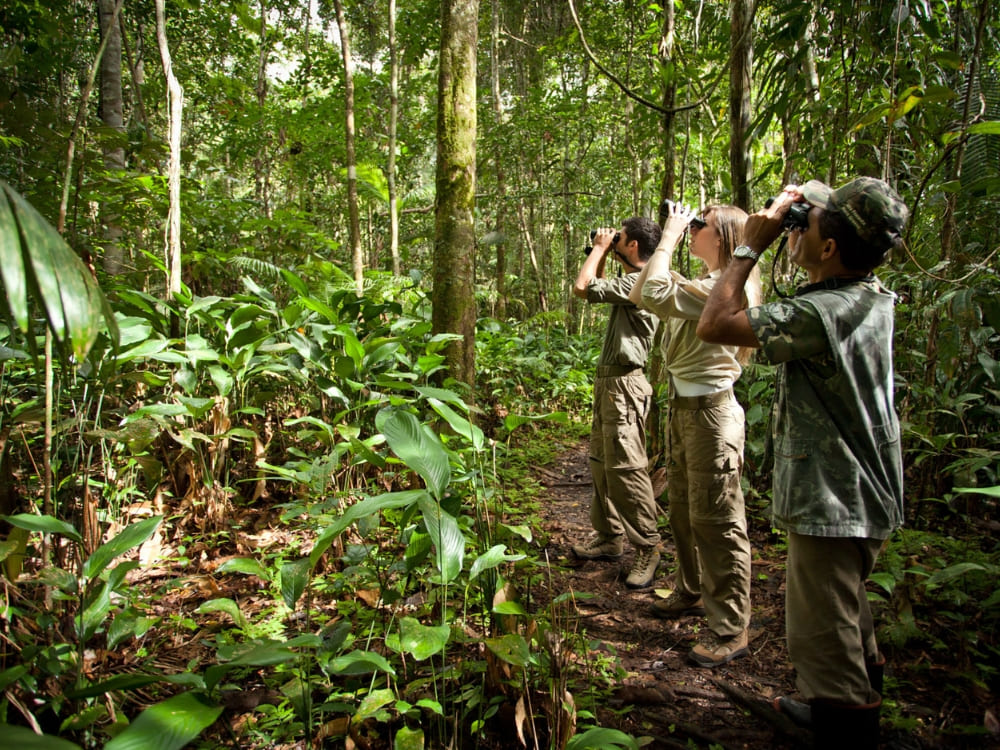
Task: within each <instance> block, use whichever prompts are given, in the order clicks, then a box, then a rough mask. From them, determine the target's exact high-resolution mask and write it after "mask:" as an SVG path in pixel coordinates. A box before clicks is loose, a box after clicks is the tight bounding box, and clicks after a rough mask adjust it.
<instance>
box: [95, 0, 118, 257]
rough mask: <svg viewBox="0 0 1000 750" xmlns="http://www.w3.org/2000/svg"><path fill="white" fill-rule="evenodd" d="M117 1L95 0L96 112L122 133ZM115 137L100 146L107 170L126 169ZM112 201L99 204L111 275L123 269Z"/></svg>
mask: <svg viewBox="0 0 1000 750" xmlns="http://www.w3.org/2000/svg"><path fill="white" fill-rule="evenodd" d="M115 4H116V0H98V2H97V16H98V20H99V21H100V27H101V39H102V40H103V41H104V44H105V47H104V54H103V55H101V73H100V75H101V86H100V102H99V104H98V114H99V116H100V118H101V122H103V123H104V125H105V126H106V127H107V128H109V129H110V130H113V131H115V132H116V133H119V134H124V132H125V116H124V104H123V102H122V34H121V24H120V23H119V22H118V17H117V16H118V14H117V12H116V8H115ZM123 140H124V139H123V138H116V139H115V140H114V141H113V142H112V143H110V144H109V143H107V142H106V141H105V145H104V146H103V150H104V168H105V169H107V170H108V171H109V172H121V171H124V169H125V144H124V142H123ZM114 202H116V201H115V200H114V199H113V198H112V201H102V203H101V223H102V224H103V229H104V253H103V264H104V270H105V271H106V272H107V273H109V274H111V275H112V276H114V275H117V274H119V273H121V272H122V268H123V266H124V262H123V251H122V246H121V237H122V228H121V223H120V217H119V215H118V212H117V211H116V210H115V209H114V207H113V203H114Z"/></svg>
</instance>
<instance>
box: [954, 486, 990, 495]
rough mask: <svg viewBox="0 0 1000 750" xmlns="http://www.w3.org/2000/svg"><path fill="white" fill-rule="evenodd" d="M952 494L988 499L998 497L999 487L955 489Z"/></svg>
mask: <svg viewBox="0 0 1000 750" xmlns="http://www.w3.org/2000/svg"><path fill="white" fill-rule="evenodd" d="M952 491H953V492H958V493H962V494H973V495H987V496H989V497H1000V486H998V487H955V488H954V490H952Z"/></svg>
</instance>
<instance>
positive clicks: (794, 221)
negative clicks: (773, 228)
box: [764, 198, 811, 232]
mask: <svg viewBox="0 0 1000 750" xmlns="http://www.w3.org/2000/svg"><path fill="white" fill-rule="evenodd" d="M772 203H774V198H768V199H767V202H766V203H765V204H764V208H770V207H771V204H772ZM810 208H811V207H810V205H809V204H808V203H800V202H796V203H793V204H792V205H790V206H789V207H788V213H787V214H785V218H784V220H783V221H782V222H781V227H782V229H787V230H788V231H789V232H793V231H795V230H796V229H801V230H802V231H803V232H804V231H806V230H807V229H808V228H809V209H810Z"/></svg>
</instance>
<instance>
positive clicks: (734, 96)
mask: <svg viewBox="0 0 1000 750" xmlns="http://www.w3.org/2000/svg"><path fill="white" fill-rule="evenodd" d="M753 15H754V0H732V7H731V17H730V20H731V25H730V37H729V38H730V47H731V48H732V64H731V65H730V67H729V129H730V140H729V169H730V172H731V174H732V181H733V204H734V205H737V206H739V207H740V208H742V209H743V210H744V211H749V210H750V143H749V131H750V81H751V75H750V73H751V70H752V68H753Z"/></svg>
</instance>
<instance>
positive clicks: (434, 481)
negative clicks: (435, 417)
mask: <svg viewBox="0 0 1000 750" xmlns="http://www.w3.org/2000/svg"><path fill="white" fill-rule="evenodd" d="M375 424H376V426H377V427H378V429H379V431H381V432H382V434H383V435H385V439H386V441H387V442H388V443H389V447H390V448H392V450H393V452H394V453H395V454H396V455H397V456H399V458H400V460H402V462H403V463H404V464H406V465H407V466H408V467H410V468H411V469H413V470H414V471H415V472H417V473H418V474H419V475H420V476H421V477H422V478H423V480H424V483H425V484H426V485H427V489H428V490H429V491H430V492H431V494H432V495H434V497H435V498H437V499H438V500H440V499H441V498H442V497H444V492H445V490H446V489H447V487H448V484H449V483H450V482H451V465H450V464H449V462H448V454H447V453H446V452H445V449H444V446H443V445H441V441H440V440H439V439H438V437H437V436H436V435H434V434H433V433H431V432H430V431H429V430H426V429H424V427H423V426H422V425H421V424H420V423H419V422H418V421H417V418H416V417H415V416H413V415H412V414H410V413H409V412H408V411H401V410H398V409H392V410H385V411H381V412H379V413H378V415H377V416H376V418H375Z"/></svg>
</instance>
